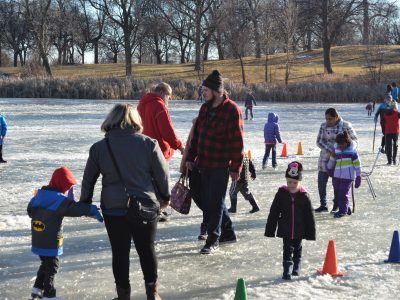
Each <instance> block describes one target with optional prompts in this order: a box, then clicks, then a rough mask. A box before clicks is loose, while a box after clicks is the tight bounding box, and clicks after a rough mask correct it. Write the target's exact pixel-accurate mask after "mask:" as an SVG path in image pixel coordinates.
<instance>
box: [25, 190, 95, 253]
mask: <svg viewBox="0 0 400 300" xmlns="http://www.w3.org/2000/svg"><path fill="white" fill-rule="evenodd" d="M27 211H28V215H29V217H30V218H32V221H31V232H32V252H33V253H35V254H37V255H41V256H59V255H61V254H62V253H63V240H64V237H63V230H62V221H63V218H64V217H66V216H69V217H81V216H87V215H90V204H87V203H83V202H74V201H72V200H70V199H68V198H67V197H65V195H64V194H63V193H60V192H59V191H57V190H55V189H52V188H49V187H46V186H44V187H42V188H41V189H39V191H38V192H37V194H36V196H34V197H33V198H32V199H31V201H30V202H29V204H28V208H27Z"/></svg>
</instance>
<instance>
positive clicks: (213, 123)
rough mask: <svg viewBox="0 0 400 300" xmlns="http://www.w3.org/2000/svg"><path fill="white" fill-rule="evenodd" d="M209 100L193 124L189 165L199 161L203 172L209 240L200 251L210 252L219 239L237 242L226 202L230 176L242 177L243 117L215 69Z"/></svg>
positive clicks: (207, 87) (209, 82)
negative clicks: (240, 175)
mask: <svg viewBox="0 0 400 300" xmlns="http://www.w3.org/2000/svg"><path fill="white" fill-rule="evenodd" d="M203 87H204V90H203V95H204V98H205V100H206V103H204V104H203V105H202V106H201V108H200V111H199V116H198V118H197V120H196V123H195V125H194V132H193V138H192V140H191V145H190V149H189V152H188V157H187V160H186V166H187V167H188V168H189V169H192V168H193V166H194V165H195V164H196V166H197V168H198V169H199V170H200V173H201V183H200V185H201V189H200V190H201V201H202V203H203V207H204V209H203V213H204V214H205V216H204V217H205V219H206V220H207V234H208V236H207V240H206V243H205V245H204V247H203V248H202V249H201V251H200V253H201V254H210V253H212V252H213V251H214V250H217V249H218V246H219V244H220V243H224V242H236V234H235V231H234V229H233V226H232V221H231V219H230V218H229V215H228V210H227V209H226V206H225V195H226V189H227V187H228V180H229V176H230V177H231V179H232V181H237V180H238V179H239V174H240V169H241V166H242V161H243V156H244V153H243V118H242V112H241V110H240V108H239V107H238V106H237V104H236V103H235V102H233V101H232V100H230V99H229V97H228V95H227V94H226V93H225V91H224V86H223V82H222V77H221V74H220V73H219V72H218V71H217V70H215V71H213V72H212V73H211V74H210V75H209V76H208V77H207V78H206V80H204V82H203Z"/></svg>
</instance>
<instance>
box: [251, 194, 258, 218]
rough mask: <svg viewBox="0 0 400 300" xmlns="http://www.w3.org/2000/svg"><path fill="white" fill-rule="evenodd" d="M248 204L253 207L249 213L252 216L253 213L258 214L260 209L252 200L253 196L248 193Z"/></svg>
mask: <svg viewBox="0 0 400 300" xmlns="http://www.w3.org/2000/svg"><path fill="white" fill-rule="evenodd" d="M249 202H250V204H251V206H252V207H253V208H252V209H251V210H250V211H249V213H251V214H253V213H255V212H258V211H259V210H260V207H259V206H258V204H257V201H256V199H255V198H254V196H253V194H251V193H250V198H249Z"/></svg>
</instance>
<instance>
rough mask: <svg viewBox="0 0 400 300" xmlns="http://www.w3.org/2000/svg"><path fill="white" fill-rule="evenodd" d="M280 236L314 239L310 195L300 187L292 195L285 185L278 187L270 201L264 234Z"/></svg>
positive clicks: (313, 221)
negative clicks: (292, 195) (272, 199)
mask: <svg viewBox="0 0 400 300" xmlns="http://www.w3.org/2000/svg"><path fill="white" fill-rule="evenodd" d="M277 225H278V232H277V234H276V235H277V236H278V237H280V238H290V239H306V240H315V220H314V212H313V208H312V205H311V200H310V196H309V194H308V193H307V191H306V190H305V189H303V188H302V189H300V191H299V192H297V193H296V194H295V196H294V199H293V200H292V197H291V195H290V193H289V191H288V189H287V187H286V186H282V187H280V188H279V189H278V192H277V193H276V195H275V198H274V201H273V202H272V205H271V209H270V212H269V216H268V221H267V224H266V225H265V234H264V235H265V236H267V237H275V232H276V226H277Z"/></svg>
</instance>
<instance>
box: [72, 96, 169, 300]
mask: <svg viewBox="0 0 400 300" xmlns="http://www.w3.org/2000/svg"><path fill="white" fill-rule="evenodd" d="M142 129H143V127H142V123H141V119H140V116H139V114H138V112H137V110H136V109H135V108H134V107H133V106H132V105H131V104H117V105H115V106H114V108H113V109H112V110H111V112H110V113H109V114H108V115H107V117H106V119H105V120H104V122H103V124H102V125H101V130H102V131H103V132H105V138H104V139H102V140H100V141H98V142H97V143H95V144H94V145H93V146H92V147H91V148H90V151H89V158H88V160H87V163H86V168H85V172H84V175H83V180H82V191H81V198H80V201H82V202H87V203H91V202H92V198H93V189H94V186H95V184H96V181H97V179H98V177H99V175H100V174H101V175H102V191H101V209H102V212H103V215H104V221H105V225H106V229H107V233H108V237H109V239H110V244H111V250H112V268H113V273H114V278H115V284H116V289H117V294H118V298H116V299H127V300H128V299H130V293H131V287H130V282H129V252H130V248H131V240H133V241H134V244H135V248H136V251H137V253H138V255H139V259H140V264H141V268H142V272H143V275H144V281H145V286H146V294H147V299H161V298H160V296H159V294H158V281H157V277H158V276H157V257H156V253H155V250H154V238H155V234H156V230H157V218H158V213H159V210H160V208H165V207H167V206H168V204H169V197H170V187H169V171H168V165H167V162H166V160H165V158H164V156H163V153H162V151H161V150H160V147H159V146H158V143H157V141H155V140H153V139H151V138H149V137H147V136H145V135H143V134H142ZM113 156H114V158H113ZM156 193H157V195H156ZM128 195H129V200H130V201H129V205H128ZM127 205H128V206H129V208H127Z"/></svg>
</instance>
